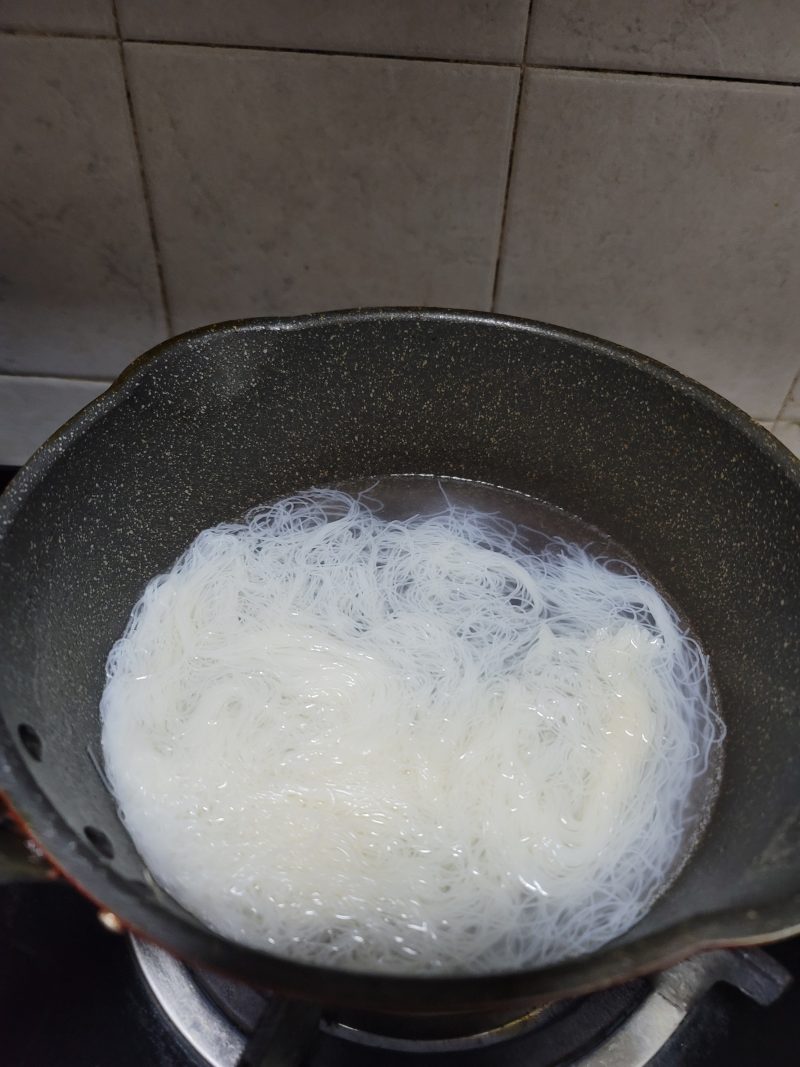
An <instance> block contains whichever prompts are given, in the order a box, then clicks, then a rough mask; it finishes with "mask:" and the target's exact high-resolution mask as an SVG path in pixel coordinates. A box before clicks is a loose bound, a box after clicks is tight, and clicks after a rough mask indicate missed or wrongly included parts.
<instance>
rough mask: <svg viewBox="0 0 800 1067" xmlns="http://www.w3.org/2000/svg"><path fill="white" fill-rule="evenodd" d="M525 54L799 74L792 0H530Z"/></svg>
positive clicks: (572, 61) (582, 61)
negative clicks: (529, 23) (531, 1)
mask: <svg viewBox="0 0 800 1067" xmlns="http://www.w3.org/2000/svg"><path fill="white" fill-rule="evenodd" d="M528 60H529V62H531V63H546V64H551V65H556V66H574V67H599V68H605V69H611V70H646V71H661V72H663V73H667V74H709V75H724V76H726V77H734V78H762V79H765V80H767V81H769V80H770V79H771V78H774V79H775V80H777V81H780V80H784V79H785V80H793V79H797V78H800V4H798V3H797V0H534V3H533V12H532V16H531V31H530V37H529V39H528Z"/></svg>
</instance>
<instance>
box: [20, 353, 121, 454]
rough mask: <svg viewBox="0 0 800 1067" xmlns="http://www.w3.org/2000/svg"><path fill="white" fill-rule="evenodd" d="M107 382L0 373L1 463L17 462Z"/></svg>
mask: <svg viewBox="0 0 800 1067" xmlns="http://www.w3.org/2000/svg"><path fill="white" fill-rule="evenodd" d="M107 388H108V382H90V381H74V380H65V379H60V378H37V377H30V378H23V377H19V376H14V375H5V374H0V465H2V466H9V467H10V466H14V467H16V466H18V465H19V464H21V463H24V462H25V461H26V460H27V459H28V458H29V456H31V454H32V453H33V452H34V451H35V450H36V449H37V448H38V447H39V445H40V444H42V442H43V441H45V440H46V439H47V438H48V437H49V436H50V434H51V433H53V432H54V431H55V430H57V429H58V428H59V426H61V425H63V424H64V423H65V422H66V421H67V419H70V418H72V416H73V415H74V414H75V413H76V412H78V411H80V409H81V408H82V407H85V406H86V405H87V404H88V403H89V402H90V401H91V400H94V398H95V397H97V396H99V395H100V393H102V392H104V391H105V390H106V389H107Z"/></svg>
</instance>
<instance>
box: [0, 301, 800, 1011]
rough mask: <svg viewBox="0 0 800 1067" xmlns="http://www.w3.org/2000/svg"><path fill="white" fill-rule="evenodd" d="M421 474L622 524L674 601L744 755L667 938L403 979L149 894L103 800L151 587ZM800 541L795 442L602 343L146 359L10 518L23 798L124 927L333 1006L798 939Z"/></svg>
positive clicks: (343, 346) (217, 342) (498, 335)
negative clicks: (283, 513)
mask: <svg viewBox="0 0 800 1067" xmlns="http://www.w3.org/2000/svg"><path fill="white" fill-rule="evenodd" d="M400 472H406V473H408V472H415V473H429V474H443V475H456V476H463V477H468V478H475V479H480V480H483V481H487V482H492V483H494V484H497V485H501V486H505V487H508V488H510V489H517V490H522V491H524V492H526V493H530V494H533V495H534V496H536V497H540V498H542V499H544V500H546V501H549V502H551V503H554V504H557V505H560V506H561V507H563V508H566V509H567V510H568V511H570V512H572V513H573V514H575V515H578V516H580V517H581V518H583V519H585V520H587V521H589V522H591V523H594V524H596V525H597V526H599V527H601V528H602V529H603V530H605V531H606V532H607V533H609V534H610V535H611V536H612V537H613V538H614V539H615V540H617V541H618V542H620V543H621V544H622V545H624V546H625V547H626V548H627V549H628V550H629V551H630V552H631V553H632V554H633V556H634V558H636V559H637V560H638V561H639V563H640V564H641V565H642V566H644V567H645V568H647V569H648V570H649V571H650V572H651V573H652V574H653V575H655V577H656V578H657V579H658V580H659V581H660V582H661V583H662V584H663V586H664V587H665V588H666V590H667V591H668V593H669V594H670V595H671V597H672V598H673V599H674V601H675V602H676V603H677V604H679V605H680V606H681V608H682V609H683V611H684V612H685V613H686V614H687V616H688V618H689V619H690V621H691V623H692V625H693V627H694V629H695V631H696V633H697V634H698V635H699V637H700V639H701V641H702V642H703V644H704V646H705V648H706V650H707V651H708V653H709V655H710V657H711V661H712V665H713V670H714V673H715V676H716V682H717V685H718V689H719V701H720V707H721V712H722V714H723V717H724V719H725V721H726V723H727V727H728V739H727V742H726V753H725V765H724V772H723V779H722V785H721V789H720V793H719V797H718V800H717V803H716V807H715V810H714V813H713V816H712V818H711V821H710V823H709V825H708V827H707V830H706V833H705V835H704V837H703V839H702V841H701V842H700V844H699V846H698V848H697V849H696V851H695V853H694V855H693V857H692V858H691V860H690V861H689V863H688V865H687V866H686V868H685V869H684V870H683V872H682V874H681V875H680V877H679V878H678V879H677V881H676V882H675V883H674V884H673V885H672V886H671V887H670V888H669V890H668V891H667V892H666V893H665V894H664V895H663V896H662V897H661V899H660V900H659V901H658V902H657V903H656V905H655V907H654V908H653V909H652V911H651V912H650V914H649V915H647V916H646V917H645V918H644V919H643V920H642V921H641V922H640V923H639V924H638V925H637V926H636V927H635V928H634V929H632V930H631V931H630V932H629V933H627V934H626V935H625V936H624V937H622V938H621V939H619V940H618V941H617V942H615V943H614V944H613V945H612V946H610V947H608V948H605V949H601V950H599V951H597V952H595V953H593V954H592V955H590V956H588V957H585V958H583V959H580V960H575V961H572V962H569V963H565V964H563V965H561V966H557V967H550V968H547V969H543V970H538V971H535V970H534V971H524V972H519V973H513V974H501V975H492V976H488V977H480V978H469V977H465V978H392V977H385V976H371V975H364V974H356V973H347V972H345V973H340V972H336V971H333V970H327V969H324V968H317V967H310V966H306V965H303V964H299V963H287V962H286V961H284V960H281V959H278V958H276V957H274V956H270V955H268V954H265V953H262V952H258V951H255V950H252V949H247V948H243V947H241V946H238V945H236V944H233V943H232V942H230V941H227V940H226V939H224V938H221V937H219V936H217V935H215V934H214V933H212V932H211V931H209V930H208V929H207V928H206V927H204V926H203V925H202V924H201V923H200V922H199V921H197V920H195V919H194V918H193V917H192V916H190V915H188V914H187V913H186V912H185V911H183V909H181V908H180V907H179V906H178V905H177V904H176V903H174V902H173V901H172V900H171V899H170V898H169V897H167V896H166V895H165V894H163V893H162V892H161V891H160V890H158V889H157V888H156V887H154V886H153V885H152V884H150V882H149V880H148V876H147V875H146V873H145V872H144V870H143V865H142V861H141V860H140V858H139V856H138V855H137V853H136V850H135V849H134V847H133V845H132V843H131V841H130V839H129V838H128V836H127V834H126V831H125V829H124V827H123V825H122V824H121V822H120V821H119V819H118V817H117V814H116V812H115V808H114V803H113V801H112V798H111V797H110V795H109V793H108V791H107V789H106V787H105V785H104V783H103V779H102V776H101V773H100V770H99V768H100V759H101V756H100V742H99V733H100V723H99V717H98V701H99V697H100V693H101V690H102V686H103V679H104V674H103V668H104V661H105V658H106V655H107V653H108V650H109V647H110V646H111V644H112V642H113V641H114V640H115V639H116V638H117V637H118V636H119V635H120V633H121V631H122V629H123V627H124V625H125V622H126V620H127V617H128V614H129V612H130V609H131V606H132V604H133V603H134V601H135V600H136V599H137V597H138V596H139V594H140V593H141V591H142V588H143V586H144V584H145V583H146V582H147V580H148V579H149V578H151V577H152V576H153V575H155V574H157V573H158V572H160V571H162V570H163V569H165V568H166V567H168V566H169V565H170V564H171V563H172V562H173V560H174V559H175V558H176V556H177V555H178V554H179V553H180V552H181V551H182V550H183V549H184V548H185V547H186V545H187V544H188V543H189V542H190V541H191V540H192V538H193V537H194V536H195V535H196V534H197V533H198V532H199V531H200V530H202V529H203V528H204V527H207V526H210V525H212V524H213V523H216V522H219V521H220V520H222V519H229V518H232V517H234V516H238V515H240V514H241V513H242V512H244V511H245V510H246V509H247V508H249V507H250V506H251V505H254V504H257V503H259V502H263V501H264V500H266V499H268V498H271V497H274V496H276V495H277V494H282V493H288V492H291V491H292V490H296V489H299V488H302V487H308V486H311V485H314V484H319V483H324V482H330V481H334V480H339V479H342V480H344V479H353V478H358V477H361V476H365V475H370V474H375V475H380V474H389V473H400ZM799 524H800V464H798V463H797V461H795V460H794V459H793V458H792V457H791V456H790V455H789V453H788V452H787V451H786V450H785V449H783V447H782V446H781V445H779V444H778V443H777V442H776V441H775V440H774V439H773V438H772V437H771V436H770V435H768V434H767V433H766V432H764V431H763V430H762V429H761V428H760V427H758V426H757V425H755V424H754V423H753V422H752V421H751V420H750V419H749V418H748V417H747V416H746V415H744V414H743V413H742V412H740V411H738V410H737V409H735V408H734V407H732V406H731V405H730V404H728V403H727V402H725V401H724V400H722V399H720V398H719V397H717V396H716V395H714V394H713V393H710V392H709V391H707V390H705V389H704V388H702V387H700V386H699V385H697V384H695V383H694V382H692V381H689V380H687V379H686V378H683V377H682V376H680V375H679V374H677V373H675V372H673V371H671V370H669V369H667V368H665V367H663V366H661V365H660V364H658V363H655V362H652V361H650V360H647V359H645V358H644V357H642V356H639V355H636V354H635V353H633V352H630V351H626V350H624V349H621V348H619V347H616V346H614V345H611V344H608V343H606V342H603V341H599V340H596V339H594V338H590V337H586V336H583V335H580V334H575V333H571V332H569V331H567V330H561V329H557V328H554V327H550V326H544V325H541V324H537V323H530V322H524V321H520V320H514V319H504V318H497V317H493V316H489V315H480V314H471V313H464V312H450V311H419V310H378V311H353V312H341V313H334V314H324V315H318V316H309V317H304V318H297V319H263V320H254V321H246V322H233V323H226V324H223V325H221V326H213V327H209V328H207V329H202V330H197V331H194V332H193V333H189V334H185V335H184V336H182V337H178V338H176V339H174V340H171V341H168V342H166V343H165V344H163V345H160V346H159V347H158V348H156V349H154V350H153V351H152V352H150V353H148V354H147V355H145V356H143V357H142V358H141V359H139V360H137V361H136V362H135V363H134V364H133V365H132V366H131V367H130V368H129V369H128V370H127V371H126V372H125V373H124V374H123V375H122V376H121V378H120V379H119V380H118V381H117V382H116V383H115V384H114V385H113V386H112V387H111V388H110V389H109V391H108V392H106V393H105V394H103V396H101V397H100V398H99V399H98V400H96V401H95V402H94V403H92V404H90V405H89V407H88V408H86V409H85V410H84V411H82V412H81V413H80V414H79V415H77V416H76V417H75V418H74V419H73V420H72V421H71V422H70V423H68V424H67V425H66V426H65V427H64V428H63V429H62V430H60V431H59V432H58V433H57V434H56V435H55V436H54V437H52V438H51V439H50V441H48V442H47V444H46V445H45V446H44V447H43V448H41V449H40V450H39V451H38V452H37V453H36V455H35V456H34V457H33V459H32V460H31V461H30V462H29V463H28V465H27V466H26V467H25V468H24V469H23V470H22V471H21V472H20V474H19V475H18V476H17V477H16V478H15V479H14V481H13V482H12V483H11V485H10V487H9V489H8V490H7V492H6V493H5V494H4V495H3V497H2V499H1V500H0V668H1V669H0V711H1V712H2V726H0V743H1V744H2V753H1V754H0V761H1V762H0V772H1V773H2V788H3V789H4V790H5V791H6V792H7V794H8V796H9V798H10V800H11V803H12V804H13V806H14V808H15V809H16V811H17V812H18V814H19V815H20V817H21V818H22V819H23V820H24V821H25V823H26V824H27V826H28V828H29V830H30V833H31V834H32V835H33V836H34V837H35V839H36V840H37V841H38V842H39V843H40V844H41V846H42V847H43V848H44V850H45V852H46V853H47V855H48V856H49V857H51V859H52V860H53V861H54V863H55V864H56V865H57V866H58V867H59V868H60V869H61V871H62V872H63V873H64V874H65V875H66V876H68V877H69V878H70V879H71V880H72V881H74V882H75V883H76V885H77V886H79V887H80V888H81V889H82V890H83V891H84V892H85V893H87V894H88V895H89V896H91V897H92V898H93V899H94V900H96V901H97V902H99V903H101V904H102V905H103V907H105V908H108V909H110V910H111V911H112V912H113V913H114V914H116V915H117V916H119V917H120V919H121V920H122V921H123V923H125V924H127V925H129V926H131V927H132V928H134V929H135V930H137V931H139V932H140V933H141V934H143V935H146V936H147V937H150V938H152V939H154V940H156V941H158V942H159V943H161V944H163V945H164V946H166V947H167V948H169V949H170V950H171V951H173V952H175V953H176V954H178V955H180V956H182V957H185V958H187V959H190V960H193V961H196V962H198V963H202V964H206V965H211V966H213V967H217V968H220V969H222V970H224V971H227V972H229V973H231V974H233V975H236V976H238V977H240V978H242V979H244V980H247V981H250V982H254V983H259V984H263V985H266V986H270V987H273V988H276V989H278V990H281V991H283V992H284V993H287V994H297V995H302V996H305V997H312V998H315V999H317V1000H319V1001H321V1002H324V1003H335V1004H350V1005H358V1006H360V1007H367V1006H371V1007H373V1008H377V1009H389V1010H394V1011H400V1010H406V1011H408V1010H416V1011H445V1010H448V1011H451V1010H475V1009H480V1008H488V1007H490V1006H498V1005H503V1004H506V1003H509V1004H510V1003H511V1002H512V1001H517V1000H549V999H552V998H554V997H558V996H563V995H568V994H570V993H575V992H577V991H580V990H586V989H590V988H592V987H595V986H601V985H605V984H608V983H611V982H614V981H620V980H622V979H623V978H625V977H627V976H629V975H630V974H632V973H634V972H643V971H650V970H654V969H655V968H657V967H660V966H662V965H664V964H665V963H666V962H667V961H671V960H674V959H676V958H678V957H680V956H685V955H688V954H690V953H692V952H693V951H696V950H698V949H700V948H702V947H704V946H710V945H716V944H731V943H751V942H758V941H767V940H771V939H775V938H778V937H780V936H785V935H787V934H788V933H791V932H792V931H793V928H794V929H795V930H796V929H797V928H798V924H800V848H798V843H799V842H800V708H799V706H798V705H799V704H800V657H799V656H798V649H799V647H800V551H799V549H800V544H799V543H798V542H799V541H800V536H799V533H800V531H799ZM37 755H38V756H39V757H40V758H38V759H37V758H36V756H37ZM87 828H90V829H89V830H88V838H87ZM93 842H94V843H93Z"/></svg>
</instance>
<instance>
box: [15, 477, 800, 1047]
mask: <svg viewBox="0 0 800 1067" xmlns="http://www.w3.org/2000/svg"><path fill="white" fill-rule="evenodd" d="M11 473H13V472H12V471H11V470H9V469H7V468H6V469H3V468H0V489H1V488H2V486H3V485H4V484H5V481H7V479H8V477H10V475H11ZM797 978H800V938H794V939H792V940H789V941H786V942H783V943H782V944H778V945H774V946H771V947H769V949H766V950H759V949H739V950H716V951H713V952H708V953H704V954H702V955H700V956H698V957H695V958H694V959H692V960H688V961H685V962H684V963H681V964H678V965H677V966H675V967H673V968H671V969H670V970H668V971H664V972H662V973H660V974H657V975H655V976H652V977H650V978H640V979H637V980H635V981H633V982H628V983H626V984H624V985H621V986H619V987H616V988H614V989H609V990H605V991H602V992H599V993H595V994H592V995H590V996H585V997H580V998H577V999H575V1000H572V1001H563V1002H560V1003H557V1004H553V1005H549V1006H545V1007H543V1008H541V1007H540V1008H532V1009H531V1010H530V1011H527V1012H523V1013H521V1014H517V1015H515V1016H512V1017H508V1016H499V1017H496V1018H492V1019H485V1018H482V1019H474V1018H468V1019H457V1020H455V1019H453V1018H436V1017H434V1018H430V1017H413V1018H409V1017H407V1016H398V1017H395V1018H393V1019H392V1021H391V1022H388V1021H387V1018H386V1017H385V1016H384V1017H383V1018H376V1017H374V1016H369V1015H366V1014H363V1013H362V1014H360V1015H359V1014H352V1013H351V1014H349V1015H344V1014H338V1015H337V1014H335V1013H322V1014H321V1015H320V1013H319V1012H317V1011H315V1009H313V1008H311V1007H308V1006H306V1005H303V1004H297V1005H287V1004H286V1003H285V1002H282V1001H280V1000H278V999H275V998H271V997H270V996H269V994H264V993H263V992H260V991H256V990H254V989H252V988H249V987H247V986H243V985H241V984H239V983H236V982H233V981H230V980H227V979H223V978H221V977H220V976H218V975H212V974H209V973H206V972H203V971H199V970H196V969H192V968H190V967H188V966H186V965H184V964H182V963H180V962H178V961H177V960H175V959H174V958H172V957H171V956H169V955H168V954H167V953H165V952H163V951H162V950H160V949H157V948H154V947H153V946H151V945H148V944H146V943H144V942H140V941H136V940H134V939H131V938H129V937H127V936H125V935H118V934H115V933H113V932H110V931H109V930H108V929H106V928H105V927H104V926H103V925H102V923H101V922H98V913H97V910H96V909H95V907H94V906H93V905H91V904H90V903H89V902H88V901H86V900H84V899H83V898H82V897H81V896H80V895H79V894H78V893H77V892H76V891H75V890H74V889H72V888H71V887H69V886H67V885H66V884H63V883H61V884H24V885H10V886H0V1015H1V1016H2V1020H3V1025H2V1030H0V1063H3V1064H8V1065H9V1067H45V1065H46V1067H54V1065H57V1067H367V1065H369V1067H407V1065H409V1064H413V1065H414V1067H489V1065H491V1067H551V1065H552V1067H556V1065H558V1067H568V1065H580V1067H644V1065H645V1064H649V1065H650V1067H673V1065H678V1064H679V1065H681V1067H699V1065H701V1064H702V1065H704V1067H707V1065H709V1064H712V1065H713V1064H721V1065H722V1064H724V1065H725V1067H739V1065H756V1064H758V1065H762V1064H763V1065H769V1067H779V1065H782V1064H789V1063H794V1062H796V1052H797V1048H798V1045H799V1044H800V982H798V981H794V979H797ZM287 1024H288V1025H287ZM287 1035H291V1041H287V1040H286V1039H287Z"/></svg>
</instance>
